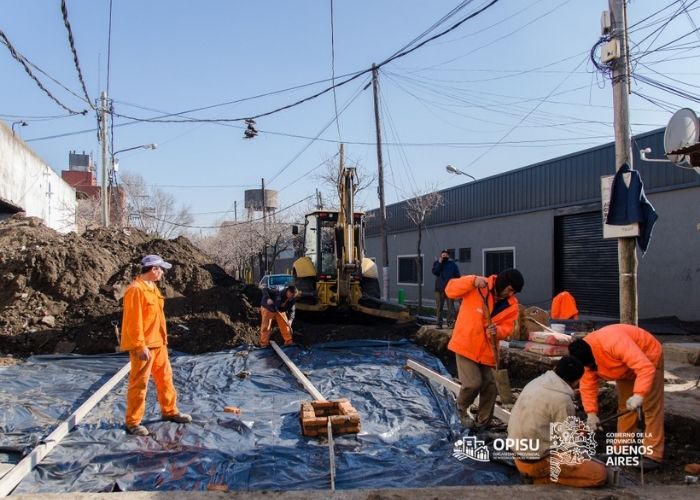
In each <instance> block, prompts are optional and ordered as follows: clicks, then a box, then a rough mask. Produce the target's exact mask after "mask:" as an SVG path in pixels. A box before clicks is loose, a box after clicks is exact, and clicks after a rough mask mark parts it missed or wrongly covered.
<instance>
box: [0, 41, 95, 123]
mask: <svg viewBox="0 0 700 500" xmlns="http://www.w3.org/2000/svg"><path fill="white" fill-rule="evenodd" d="M0 39H1V40H0V41H2V43H4V44H5V47H7V50H9V51H10V54H11V55H12V57H13V58H15V60H16V61H17V62H18V63H20V64H21V65H22V67H23V68H24V71H25V72H26V73H27V74H28V75H29V77H30V78H31V79H32V80H34V82H35V83H36V84H37V86H38V87H39V88H40V89H41V90H42V91H44V93H45V94H46V95H47V96H49V97H50V98H51V100H53V101H54V102H55V103H56V104H58V105H59V106H61V107H62V108H63V109H65V110H66V111H68V112H69V113H70V114H72V115H84V114H86V113H87V109H84V110H82V111H74V110H72V109H70V108H69V107H68V106H66V105H65V104H63V103H62V102H61V101H59V100H58V99H57V98H56V97H55V96H54V95H53V94H52V93H51V92H49V90H48V89H47V88H46V87H44V85H43V84H42V83H41V81H39V79H38V78H37V77H36V76H35V75H34V73H32V70H31V69H29V65H28V64H27V62H26V60H25V58H24V56H22V55H21V54H20V53H18V52H17V50H15V48H14V46H13V45H12V43H11V42H10V39H9V38H7V35H5V32H4V31H2V30H0Z"/></svg>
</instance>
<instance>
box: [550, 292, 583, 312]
mask: <svg viewBox="0 0 700 500" xmlns="http://www.w3.org/2000/svg"><path fill="white" fill-rule="evenodd" d="M550 314H551V317H552V319H578V307H577V306H576V299H574V296H573V295H571V294H570V293H569V292H567V291H564V292H561V293H558V294H557V295H556V296H555V297H554V298H553V299H552V312H551V313H550Z"/></svg>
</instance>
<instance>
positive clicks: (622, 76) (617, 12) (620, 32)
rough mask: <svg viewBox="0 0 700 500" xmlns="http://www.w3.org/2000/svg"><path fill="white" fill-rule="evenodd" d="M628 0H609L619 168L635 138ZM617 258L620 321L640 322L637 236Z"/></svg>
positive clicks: (622, 241)
mask: <svg viewBox="0 0 700 500" xmlns="http://www.w3.org/2000/svg"><path fill="white" fill-rule="evenodd" d="M625 3H626V0H608V5H609V8H610V19H611V22H612V32H611V40H613V41H614V40H617V42H618V44H619V47H620V57H618V58H617V59H615V60H614V61H613V62H612V69H613V77H612V88H613V106H614V109H615V116H614V127H615V170H619V169H620V167H621V166H622V165H623V164H624V163H627V164H629V165H632V140H631V137H630V117H629V101H628V93H629V65H628V53H627V6H626V4H625ZM617 262H618V267H619V273H620V277H619V287H620V323H626V324H629V325H636V324H637V321H638V307H637V306H638V303H637V250H636V239H635V238H619V239H618V240H617Z"/></svg>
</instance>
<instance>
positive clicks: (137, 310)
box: [120, 255, 192, 436]
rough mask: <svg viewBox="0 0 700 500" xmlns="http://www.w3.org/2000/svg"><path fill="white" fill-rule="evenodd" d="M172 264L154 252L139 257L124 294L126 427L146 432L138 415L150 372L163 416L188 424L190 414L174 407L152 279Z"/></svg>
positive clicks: (165, 338) (161, 314) (161, 317)
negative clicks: (127, 365) (128, 368)
mask: <svg viewBox="0 0 700 500" xmlns="http://www.w3.org/2000/svg"><path fill="white" fill-rule="evenodd" d="M171 267H172V264H170V263H168V262H165V261H164V260H163V259H162V258H161V257H160V256H158V255H146V256H145V257H144V258H143V259H141V273H140V274H139V276H138V277H137V278H136V279H135V280H134V281H133V282H132V283H131V284H130V285H129V287H128V288H127V289H126V293H125V294H124V314H123V316H122V336H121V342H120V349H121V350H122V351H128V352H129V360H130V361H131V372H130V373H129V388H128V389H127V396H126V431H127V432H128V433H129V434H134V435H136V436H148V434H149V432H148V429H147V428H146V427H144V426H143V425H141V419H142V418H143V414H144V412H145V409H146V394H147V392H148V380H149V378H150V377H151V375H153V381H154V382H155V384H156V392H157V394H158V403H159V404H160V410H161V414H162V416H163V420H167V421H170V422H177V423H179V424H189V423H190V422H192V417H191V416H189V415H187V414H186V413H180V412H179V411H178V409H177V394H176V392H175V386H174V385H173V370H172V368H171V367H170V359H169V357H168V334H167V331H166V326H165V312H164V310H163V306H164V303H165V300H164V299H163V296H162V295H161V293H160V290H158V286H157V285H156V283H157V282H158V281H160V279H161V278H162V277H163V273H164V270H165V269H170V268H171Z"/></svg>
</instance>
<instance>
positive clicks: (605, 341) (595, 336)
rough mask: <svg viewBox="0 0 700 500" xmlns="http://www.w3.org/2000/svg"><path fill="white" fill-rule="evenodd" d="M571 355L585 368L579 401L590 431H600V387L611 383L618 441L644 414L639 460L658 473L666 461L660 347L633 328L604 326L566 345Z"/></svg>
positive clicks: (662, 367)
mask: <svg viewBox="0 0 700 500" xmlns="http://www.w3.org/2000/svg"><path fill="white" fill-rule="evenodd" d="M569 353H570V354H571V355H572V356H575V357H577V358H578V359H579V360H580V361H581V363H583V365H584V366H585V367H586V371H585V373H584V375H583V378H582V379H581V400H582V402H583V409H584V410H585V412H586V413H587V414H588V425H589V427H591V428H592V429H595V428H598V427H600V419H599V418H598V381H599V379H603V380H614V381H615V385H616V386H617V404H618V410H619V412H620V413H621V412H625V411H626V412H627V413H624V414H623V415H621V416H620V417H619V418H618V419H617V432H618V436H619V437H620V438H618V439H616V443H618V444H619V443H622V444H635V443H630V442H625V440H624V437H625V436H630V435H634V433H636V431H637V410H638V409H639V408H641V409H642V411H643V413H644V424H645V429H644V441H643V444H642V446H643V449H644V451H646V452H648V453H646V454H645V456H644V458H643V462H644V463H643V465H644V467H645V468H648V469H652V468H655V467H658V466H659V465H660V464H661V463H662V461H663V457H664V356H663V348H662V347H661V343H660V342H659V341H658V340H656V339H655V338H654V336H653V335H652V334H651V333H649V332H647V331H646V330H643V329H642V328H639V327H638V326H635V325H623V324H616V325H608V326H605V327H603V328H601V329H600V330H596V331H594V332H591V333H589V334H588V335H586V336H585V337H584V338H583V339H578V340H575V341H574V342H572V343H571V344H570V345H569Z"/></svg>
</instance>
